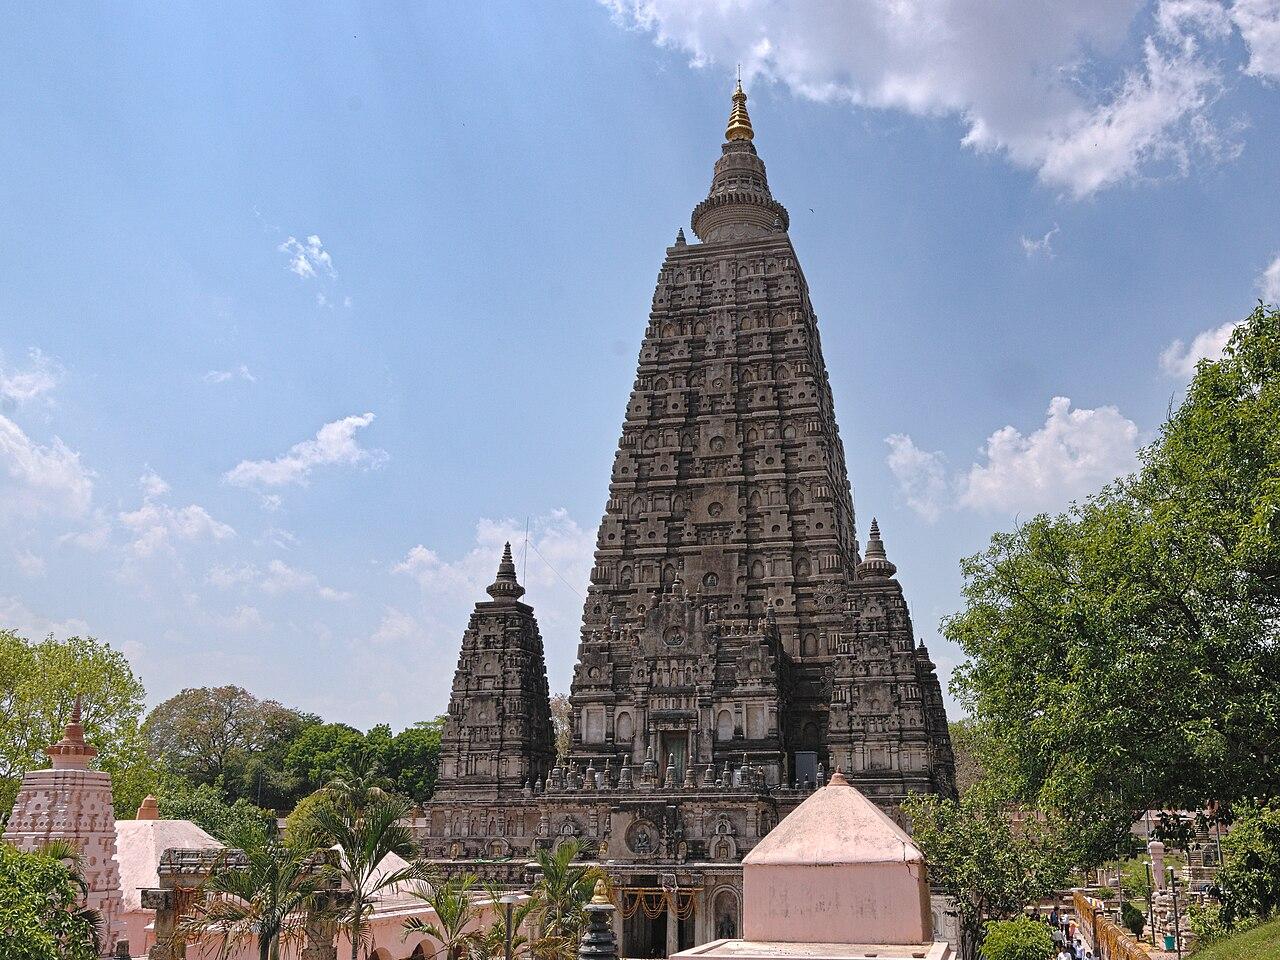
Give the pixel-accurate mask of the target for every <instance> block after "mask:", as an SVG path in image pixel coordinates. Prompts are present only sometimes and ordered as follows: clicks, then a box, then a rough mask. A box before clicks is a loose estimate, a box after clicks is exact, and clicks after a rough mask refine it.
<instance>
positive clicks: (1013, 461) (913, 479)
mask: <svg viewBox="0 0 1280 960" xmlns="http://www.w3.org/2000/svg"><path fill="white" fill-rule="evenodd" d="M885 442H886V443H888V444H889V455H888V457H887V463H888V465H889V469H890V471H891V472H892V473H893V475H894V479H895V480H896V481H897V483H898V490H899V493H900V494H901V495H902V497H903V499H904V500H905V501H906V503H907V505H908V506H909V507H911V509H912V510H914V511H915V512H916V513H917V514H919V515H920V516H921V517H923V518H924V519H926V520H930V521H932V520H936V519H937V518H938V517H939V516H941V514H942V513H943V511H945V510H955V509H962V508H967V509H970V510H977V511H981V512H986V513H1007V514H1017V513H1039V512H1041V511H1051V510H1060V509H1063V508H1064V507H1066V506H1067V505H1068V504H1069V503H1070V502H1071V501H1073V500H1077V499H1080V498H1082V497H1084V496H1087V495H1088V494H1091V493H1095V492H1097V491H1098V490H1100V489H1101V488H1102V487H1103V486H1104V485H1106V484H1108V483H1110V482H1111V481H1113V480H1115V479H1116V478H1117V477H1120V476H1123V475H1125V474H1128V473H1131V472H1132V471H1133V470H1134V469H1135V468H1136V467H1137V465H1138V459H1137V449H1138V442H1139V435H1138V427H1137V425H1136V424H1134V422H1133V421H1132V420H1129V419H1128V418H1126V417H1124V416H1123V415H1122V414H1121V413H1120V411H1119V410H1117V409H1116V408H1115V407H1110V406H1107V407H1098V408H1096V409H1092V410H1072V409H1071V401H1070V400H1069V399H1067V398H1066V397H1054V398H1053V400H1052V402H1051V403H1050V404H1049V410H1048V415H1047V416H1046V418H1045V422H1044V424H1043V425H1042V426H1040V427H1039V428H1037V429H1036V430H1034V431H1032V433H1031V434H1029V435H1024V434H1023V433H1022V432H1021V431H1020V430H1018V429H1017V428H1016V427H1013V426H1006V427H1002V428H1001V429H999V430H997V431H996V432H995V433H993V434H991V436H990V437H988V438H987V442H986V444H985V445H984V446H983V456H984V460H983V461H982V462H979V463H974V464H972V465H971V466H970V467H969V468H968V469H967V470H965V471H963V472H956V473H950V474H949V473H948V471H947V469H946V461H945V458H944V457H943V455H942V454H941V453H931V452H929V451H925V450H921V449H920V448H919V447H918V446H916V444H915V442H914V441H913V440H912V439H911V438H910V437H908V436H906V435H904V434H894V435H893V436H890V437H887V438H886V440H885Z"/></svg>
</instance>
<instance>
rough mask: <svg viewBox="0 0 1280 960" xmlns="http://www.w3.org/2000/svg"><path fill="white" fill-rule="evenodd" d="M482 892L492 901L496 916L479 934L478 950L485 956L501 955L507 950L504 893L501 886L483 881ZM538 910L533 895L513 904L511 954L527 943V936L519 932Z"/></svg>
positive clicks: (522, 948) (517, 952)
mask: <svg viewBox="0 0 1280 960" xmlns="http://www.w3.org/2000/svg"><path fill="white" fill-rule="evenodd" d="M483 886H484V892H485V894H486V895H487V896H488V898H489V900H490V901H491V902H492V903H493V906H494V908H495V911H496V918H495V919H494V921H493V923H491V924H489V927H488V929H486V930H485V931H484V932H483V933H482V934H481V935H480V952H481V953H482V954H483V955H484V956H486V957H502V956H505V955H506V950H507V933H508V931H507V912H506V910H505V909H502V908H503V907H504V906H505V904H503V903H502V898H503V896H504V895H505V894H506V891H504V890H503V889H502V888H501V887H499V886H497V885H496V884H493V883H485V884H483ZM537 912H538V901H537V900H535V899H534V898H533V897H528V898H526V899H525V900H524V901H523V902H522V903H518V904H515V905H513V907H512V910H511V930H510V935H511V954H512V956H516V955H517V954H519V953H520V951H522V950H524V949H525V948H526V947H527V946H528V945H529V938H528V937H527V936H526V935H525V934H523V933H521V932H520V931H521V930H522V929H524V926H525V922H526V921H527V920H528V919H529V918H530V917H532V916H534V915H535V914H536V913H537Z"/></svg>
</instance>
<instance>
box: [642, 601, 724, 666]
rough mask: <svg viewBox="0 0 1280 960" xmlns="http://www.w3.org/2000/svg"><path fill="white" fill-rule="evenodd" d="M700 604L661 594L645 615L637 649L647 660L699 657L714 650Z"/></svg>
mask: <svg viewBox="0 0 1280 960" xmlns="http://www.w3.org/2000/svg"><path fill="white" fill-rule="evenodd" d="M700 606H701V604H699V603H698V602H696V601H694V600H691V599H689V598H688V597H683V596H676V595H664V596H663V597H662V598H661V599H660V600H659V601H658V602H657V603H655V604H654V605H653V608H652V609H651V610H649V611H647V612H646V613H645V617H644V629H643V630H642V631H641V633H640V650H641V653H643V654H644V655H645V656H647V657H664V656H680V655H682V654H683V655H690V656H694V655H700V654H704V653H709V652H713V651H714V644H713V643H712V642H711V637H710V636H709V635H708V631H707V629H706V625H705V624H704V622H703V621H704V620H705V617H703V616H702V612H701V610H700V609H699V608H700Z"/></svg>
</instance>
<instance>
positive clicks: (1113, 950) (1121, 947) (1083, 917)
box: [1072, 890, 1151, 960]
mask: <svg viewBox="0 0 1280 960" xmlns="http://www.w3.org/2000/svg"><path fill="white" fill-rule="evenodd" d="M1072 901H1073V905H1074V907H1075V912H1076V924H1077V926H1078V928H1079V930H1080V933H1081V935H1082V936H1083V937H1084V939H1085V942H1086V943H1088V944H1089V948H1090V949H1091V950H1093V954H1094V956H1095V957H1097V958H1098V960H1150V957H1151V954H1150V953H1149V952H1148V950H1147V947H1146V945H1145V944H1143V943H1141V942H1140V941H1139V940H1138V939H1137V938H1136V937H1134V935H1133V934H1132V933H1130V932H1129V931H1128V930H1126V929H1125V928H1124V927H1122V926H1120V924H1118V923H1116V922H1115V921H1114V920H1112V919H1111V917H1109V916H1108V915H1107V912H1106V911H1105V910H1104V909H1103V907H1102V905H1101V904H1100V903H1098V901H1096V900H1093V899H1091V898H1090V897H1087V896H1085V895H1084V893H1082V892H1081V891H1079V890H1077V891H1076V892H1075V894H1074V895H1073V896H1072Z"/></svg>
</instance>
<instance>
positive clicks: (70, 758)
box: [4, 697, 123, 956]
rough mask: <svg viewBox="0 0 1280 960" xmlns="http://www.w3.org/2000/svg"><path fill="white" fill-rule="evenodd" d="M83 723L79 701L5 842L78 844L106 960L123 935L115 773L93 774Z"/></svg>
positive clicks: (19, 801)
mask: <svg viewBox="0 0 1280 960" xmlns="http://www.w3.org/2000/svg"><path fill="white" fill-rule="evenodd" d="M80 721H81V713H80V698H79V697H76V702H75V706H74V707H72V709H71V719H70V720H69V721H68V722H67V725H66V728H65V729H64V731H63V735H62V739H61V740H59V741H58V742H57V743H55V744H53V745H52V746H50V747H48V748H47V749H46V750H45V753H47V754H48V755H49V760H50V763H51V764H52V766H50V768H49V769H47V770H32V771H29V772H27V773H26V774H24V775H23V777H22V786H21V787H19V788H18V796H17V798H16V799H15V800H14V803H13V812H12V813H11V814H10V815H9V824H8V826H7V827H6V828H5V831H4V839H5V841H6V842H8V843H11V844H13V845H14V846H15V847H17V848H18V849H20V850H26V851H28V852H30V851H35V850H38V849H40V848H41V847H43V846H45V845H46V844H48V843H49V842H50V841H52V840H65V841H67V842H69V843H71V844H74V845H75V847H76V849H78V850H79V851H80V856H81V859H82V863H81V870H82V872H83V874H84V879H85V883H86V884H87V886H88V894H87V895H86V897H85V906H86V907H88V908H89V909H90V910H96V911H97V912H98V914H99V915H100V916H101V917H102V927H101V934H102V936H101V944H102V951H103V956H111V955H112V954H113V953H114V952H115V945H116V941H117V940H119V939H120V937H121V936H122V935H123V927H122V924H121V907H122V904H121V897H120V871H119V867H118V865H117V863H116V818H115V810H114V809H113V807H112V805H111V774H109V773H107V772H105V771H103V770H90V769H89V763H90V761H92V760H93V758H94V757H96V756H97V755H98V751H97V750H96V749H95V748H94V747H93V745H92V744H90V743H87V742H85V739H84V725H83V724H82V723H81V722H80Z"/></svg>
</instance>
